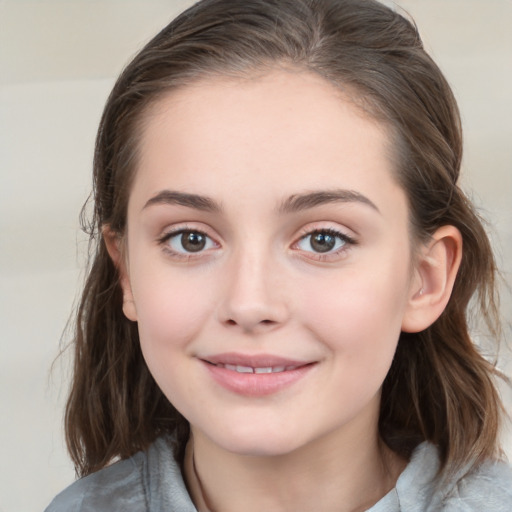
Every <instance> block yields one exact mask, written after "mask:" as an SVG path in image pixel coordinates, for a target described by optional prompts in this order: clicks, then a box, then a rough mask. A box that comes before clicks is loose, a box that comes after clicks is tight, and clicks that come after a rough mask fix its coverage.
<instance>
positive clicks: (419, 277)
mask: <svg viewBox="0 0 512 512" xmlns="http://www.w3.org/2000/svg"><path fill="white" fill-rule="evenodd" d="M461 258H462V236H461V234H460V232H459V230H458V229H457V228H456V227H454V226H443V227H441V228H439V229H438V230H437V231H436V232H435V233H434V234H433V235H432V237H431V239H430V241H429V242H428V243H427V244H425V246H424V247H422V249H421V252H420V254H419V256H418V261H417V262H416V269H415V278H414V279H412V282H411V289H410V297H409V300H408V303H407V306H406V311H405V314H404V317H403V320H402V331H404V332H420V331H423V330H424V329H426V328H427V327H429V326H430V325H432V324H433V323H434V322H435V321H436V320H437V319H438V318H439V316H440V315H441V313H442V312H443V311H444V309H445V307H446V305H447V304H448V301H449V299H450V296H451V293H452V290H453V286H454V284H455V278H456V277H457V271H458V270H459V266H460V261H461Z"/></svg>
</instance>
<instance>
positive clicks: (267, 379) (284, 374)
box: [200, 353, 317, 397]
mask: <svg viewBox="0 0 512 512" xmlns="http://www.w3.org/2000/svg"><path fill="white" fill-rule="evenodd" d="M200 361H201V362H202V363H203V364H204V366H205V367H206V369H207V370H208V373H209V374H210V375H211V377H213V380H214V381H215V382H216V383H217V384H220V385H221V386H222V387H223V388H224V389H227V390H228V391H230V392H233V393H236V394H239V395H245V396H251V397H259V396H266V395H270V394H274V393H277V392H279V391H281V390H283V389H285V388H288V387H290V386H292V385H293V384H295V383H297V382H299V381H300V380H302V379H303V378H304V377H305V376H306V375H308V374H309V373H310V371H311V370H312V369H313V368H314V367H315V366H316V364H317V362H316V361H314V362H310V361H296V360H292V359H288V358H283V357H279V356H273V355H255V356H248V355H242V354H236V353H229V354H218V355H215V356H209V357H205V358H200Z"/></svg>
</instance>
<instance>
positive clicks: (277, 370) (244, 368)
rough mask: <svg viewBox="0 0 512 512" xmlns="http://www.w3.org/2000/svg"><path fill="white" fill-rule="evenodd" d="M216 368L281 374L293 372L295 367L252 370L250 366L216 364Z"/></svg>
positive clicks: (239, 371)
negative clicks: (288, 371)
mask: <svg viewBox="0 0 512 512" xmlns="http://www.w3.org/2000/svg"><path fill="white" fill-rule="evenodd" d="M217 366H219V367H221V368H226V370H231V371H233V372H238V373H281V372H284V371H287V370H294V369H295V368H296V367H295V366H286V367H285V366H274V367H272V366H266V367H263V368H253V367H252V366H241V365H234V364H218V365H217Z"/></svg>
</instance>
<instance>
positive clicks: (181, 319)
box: [132, 265, 215, 357]
mask: <svg viewBox="0 0 512 512" xmlns="http://www.w3.org/2000/svg"><path fill="white" fill-rule="evenodd" d="M149 268H151V269H152V270H151V271H150V272H149V273H145V274H144V275H140V276H137V275H134V276H132V291H133V299H134V302H135V308H136V310H137V319H138V326H139V335H140V340H141V345H142V349H143V352H144V353H145V355H146V354H147V355H148V356H149V353H150V352H154V357H159V356H160V355H164V353H165V352H169V353H171V352H172V351H173V350H174V349H177V348H180V349H183V347H186V346H187V344H188V343H189V342H190V341H191V340H193V339H194V338H195V337H197V335H198V333H199V332H200V331H201V329H202V328H203V327H204V325H205V322H206V319H207V318H208V317H209V316H210V315H211V312H212V309H213V307H214V304H215V301H214V299H213V297H212V296H211V295H210V294H209V290H210V286H209V285H208V283H206V282H205V281H204V280H198V279H194V278H191V277H190V276H188V274H187V273H186V272H184V273H183V272H171V271H169V269H168V268H165V267H164V268H161V267H160V268H159V267H157V266H156V265H154V266H153V267H149Z"/></svg>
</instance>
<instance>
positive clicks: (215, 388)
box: [104, 69, 462, 512]
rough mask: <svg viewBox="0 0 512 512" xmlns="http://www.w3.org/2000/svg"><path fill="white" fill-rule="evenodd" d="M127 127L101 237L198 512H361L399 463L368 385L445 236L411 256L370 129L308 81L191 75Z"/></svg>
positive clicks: (405, 221)
mask: <svg viewBox="0 0 512 512" xmlns="http://www.w3.org/2000/svg"><path fill="white" fill-rule="evenodd" d="M144 126H145V127H144V133H143V136H142V142H141V147H140V156H141V158H140V161H139V164H138V168H137V173H136V176H135V180H134V183H133V187H132V190H131V193H130V199H129V205H128V223H127V225H128V228H127V233H126V234H125V235H124V236H122V237H119V236H117V235H116V234H114V233H112V232H110V231H109V230H108V226H107V227H106V228H105V231H104V233H105V240H106V242H107V247H108V249H109V252H110V254H111V256H112V258H113V260H114V262H115V263H116V265H117V266H118V268H119V270H120V273H121V282H122V286H123V291H124V313H125V315H126V316H127V317H128V318H129V319H130V320H133V321H135V322H138V326H139V333H140V339H141V346H142V351H143V353H144V357H145V359H146V362H147V364H148V367H149V369H150V371H151V372H152V374H153V376H154V377H155V379H156V381H157V383H158V384H159V386H160V387H161V389H162V390H163V392H164V393H165V395H166V396H167V397H168V399H169V400H170V401H171V402H172V403H173V404H174V405H175V407H176V408H177V409H178V410H179V411H180V412H181V413H182V414H183V415H184V416H185V417H186V418H187V419H188V421H189V422H190V424H191V432H192V436H191V439H190V441H189V445H188V447H187V452H188V454H189V456H188V458H187V461H186V465H185V479H186V481H187V483H188V485H189V489H190V492H191V495H192V498H193V500H194V502H195V503H196V506H198V508H199V510H207V509H210V510H212V511H216V512H219V511H222V512H231V511H239V510H244V511H247V512H251V511H261V510H266V511H270V512H281V511H289V510H293V511H296V512H302V511H303V512H306V511H311V510H317V511H320V512H321V511H326V512H327V511H337V512H340V511H341V512H343V511H346V512H349V511H356V510H366V509H368V508H369V507H370V506H372V505H373V504H374V503H376V502H377V501H378V500H379V499H381V498H382V497H383V496H384V495H385V494H386V493H387V492H388V491H389V490H390V489H391V488H392V487H393V486H394V485H395V483H396V479H397V478H398V476H399V474H400V472H401V471H402V470H403V468H404V466H405V464H406V461H404V460H402V459H400V458H399V457H398V456H397V455H395V454H394V453H393V452H391V451H390V450H389V449H388V448H387V447H386V446H385V445H384V444H383V443H382V442H381V441H380V439H379V435H378V429H377V421H378V414H379V404H380V390H381V386H382V382H383V380H384V378H385V376H386V374H387V371H388V369H389V366H390V364H391V361H392V358H393V354H394V351H395V349H396V344H397V341H398V337H399V334H400V332H401V331H409V332H417V331H421V330H423V329H425V328H426V327H428V326H429V325H430V324H431V323H432V322H434V321H435V320H436V318H438V316H439V315H440V314H441V312H442V311H443V309H444V307H445V306H446V304H447V302H448V299H449V296H450V293H451V290H452V287H453V283H454V280H455V276H456V272H457V269H458V266H459V263H460V257H461V251H462V242H461V236H460V234H459V232H458V231H457V230H456V229H455V228H454V227H452V226H444V227H442V228H440V229H439V230H438V231H437V232H436V233H434V235H433V236H432V238H431V240H430V241H429V242H428V243H425V244H422V245H421V246H415V247H413V246H412V242H411V237H410V229H409V216H408V206H407V198H406V195H405V192H404V191H403V190H402V189H401V188H400V186H399V185H398V184H397V182H396V180H395V179H394V176H393V172H394V169H393V163H392V158H391V157H390V154H391V151H392V148H390V141H389V137H388V133H387V131H386V127H385V126H383V125H380V124H378V123H376V122H375V121H373V120H372V119H371V118H369V117H368V116H367V115H365V114H363V113H362V112H361V111H360V110H359V109H358V108H357V107H356V106H355V105H354V103H353V102H351V101H350V100H349V99H348V98H347V97H345V96H344V95H343V94H342V93H341V92H340V91H339V90H338V89H336V88H335V87H334V86H332V85H331V84H329V83H327V82H325V81H324V80H323V79H321V78H319V77H317V76H315V75H312V74H310V73H307V72H301V71H298V70H283V69H279V70H277V69H276V70H272V71H269V72H267V73H264V74H261V73H260V74H259V75H258V76H254V77H253V78H244V79H238V80H235V79H232V78H231V79H228V78H222V77H219V78H218V79H215V80H212V79H209V80H208V81H199V82H198V83H197V84H196V85H194V86H188V87H186V88H184V89H181V90H178V91H174V92H172V93H169V95H168V96H166V97H164V98H163V99H161V100H159V102H158V103H157V104H156V105H155V107H154V108H153V109H152V111H151V112H150V114H148V117H147V119H146V123H145V125H144ZM184 232H186V233H185V235H184V234H183V233H184ZM190 236H191V237H192V239H191V240H192V242H191V244H189V245H187V243H184V241H185V242H187V240H190V238H186V237H190ZM184 237H185V238H184ZM317 242H318V243H317ZM194 244H195V245H194ZM322 244H323V245H322ZM329 244H331V245H332V247H331V245H329ZM226 353H230V354H231V353H236V354H238V355H241V357H247V358H257V357H258V356H260V355H262V354H264V355H265V357H267V356H266V355H268V354H270V355H271V356H272V357H276V358H284V359H286V360H290V359H293V360H294V361H296V362H299V363H301V364H304V365H305V366H304V367H305V368H306V370H305V371H304V374H301V376H300V378H297V379H295V380H292V381H291V384H287V385H284V386H282V387H280V386H277V387H276V389H274V388H272V389H271V391H270V392H268V393H267V392H265V393H263V394H261V393H260V388H259V387H258V386H256V387H254V386H253V387H251V388H250V393H249V392H245V391H244V392H240V390H239V389H238V388H237V389H233V388H230V387H226V386H225V385H223V384H219V381H218V380H216V379H215V378H212V373H211V371H210V370H211V369H212V366H213V365H212V364H211V360H212V359H213V358H215V357H216V356H219V354H221V356H219V357H223V356H222V354H226ZM262 364H263V363H262ZM269 364H270V363H269ZM255 366H257V365H256V364H255ZM222 371H223V372H224V373H228V370H226V369H223V370H222ZM287 371H288V370H286V371H283V372H282V375H286V372H287ZM239 375H240V374H238V376H239ZM244 378H245V377H244ZM250 378H252V379H253V381H254V379H257V378H258V377H257V376H256V375H254V376H252V377H250ZM272 378H273V377H268V379H269V382H271V379H272ZM228 380H229V378H228ZM242 380H243V379H242ZM236 385H237V386H238V380H237V384H236ZM244 385H245V384H242V387H243V386H244ZM244 389H245V388H244ZM258 393H260V394H258ZM192 453H193V460H194V463H195V471H194V464H193V463H192ZM199 480H200V482H201V485H202V489H201V486H200V485H199Z"/></svg>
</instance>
